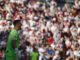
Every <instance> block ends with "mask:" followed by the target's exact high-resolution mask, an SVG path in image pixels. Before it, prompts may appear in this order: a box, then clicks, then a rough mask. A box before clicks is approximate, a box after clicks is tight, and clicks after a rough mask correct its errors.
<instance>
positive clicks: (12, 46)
mask: <svg viewBox="0 0 80 60" xmlns="http://www.w3.org/2000/svg"><path fill="white" fill-rule="evenodd" d="M13 24H14V29H12V30H11V32H10V34H9V37H8V42H7V48H6V52H5V60H19V59H18V54H19V53H18V47H19V40H20V39H19V34H18V30H20V29H21V22H20V20H15V21H14V22H13Z"/></svg>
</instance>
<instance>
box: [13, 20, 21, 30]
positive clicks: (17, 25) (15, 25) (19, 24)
mask: <svg viewBox="0 0 80 60" xmlns="http://www.w3.org/2000/svg"><path fill="white" fill-rule="evenodd" d="M13 24H14V27H17V29H18V30H20V29H21V25H22V24H21V21H20V20H14V22H13Z"/></svg>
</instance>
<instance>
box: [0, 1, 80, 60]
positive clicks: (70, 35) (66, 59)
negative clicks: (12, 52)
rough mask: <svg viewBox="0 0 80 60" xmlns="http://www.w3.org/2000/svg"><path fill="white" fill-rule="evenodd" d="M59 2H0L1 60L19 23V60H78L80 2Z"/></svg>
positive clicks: (79, 56) (79, 57) (79, 52)
mask: <svg viewBox="0 0 80 60" xmlns="http://www.w3.org/2000/svg"><path fill="white" fill-rule="evenodd" d="M60 1H62V0H43V1H41V0H0V59H1V60H4V56H5V50H6V44H7V40H8V36H9V33H10V31H11V30H12V29H13V27H14V26H13V21H14V20H17V19H20V20H21V23H22V30H20V31H19V35H20V44H19V46H20V47H19V53H20V60H30V59H31V60H36V58H38V60H80V1H79V0H74V1H73V2H71V3H65V2H64V4H62V2H60ZM66 1H67V0H66ZM69 1H72V0H69ZM60 4H61V5H60ZM33 52H35V53H33ZM36 53H37V54H36Z"/></svg>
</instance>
